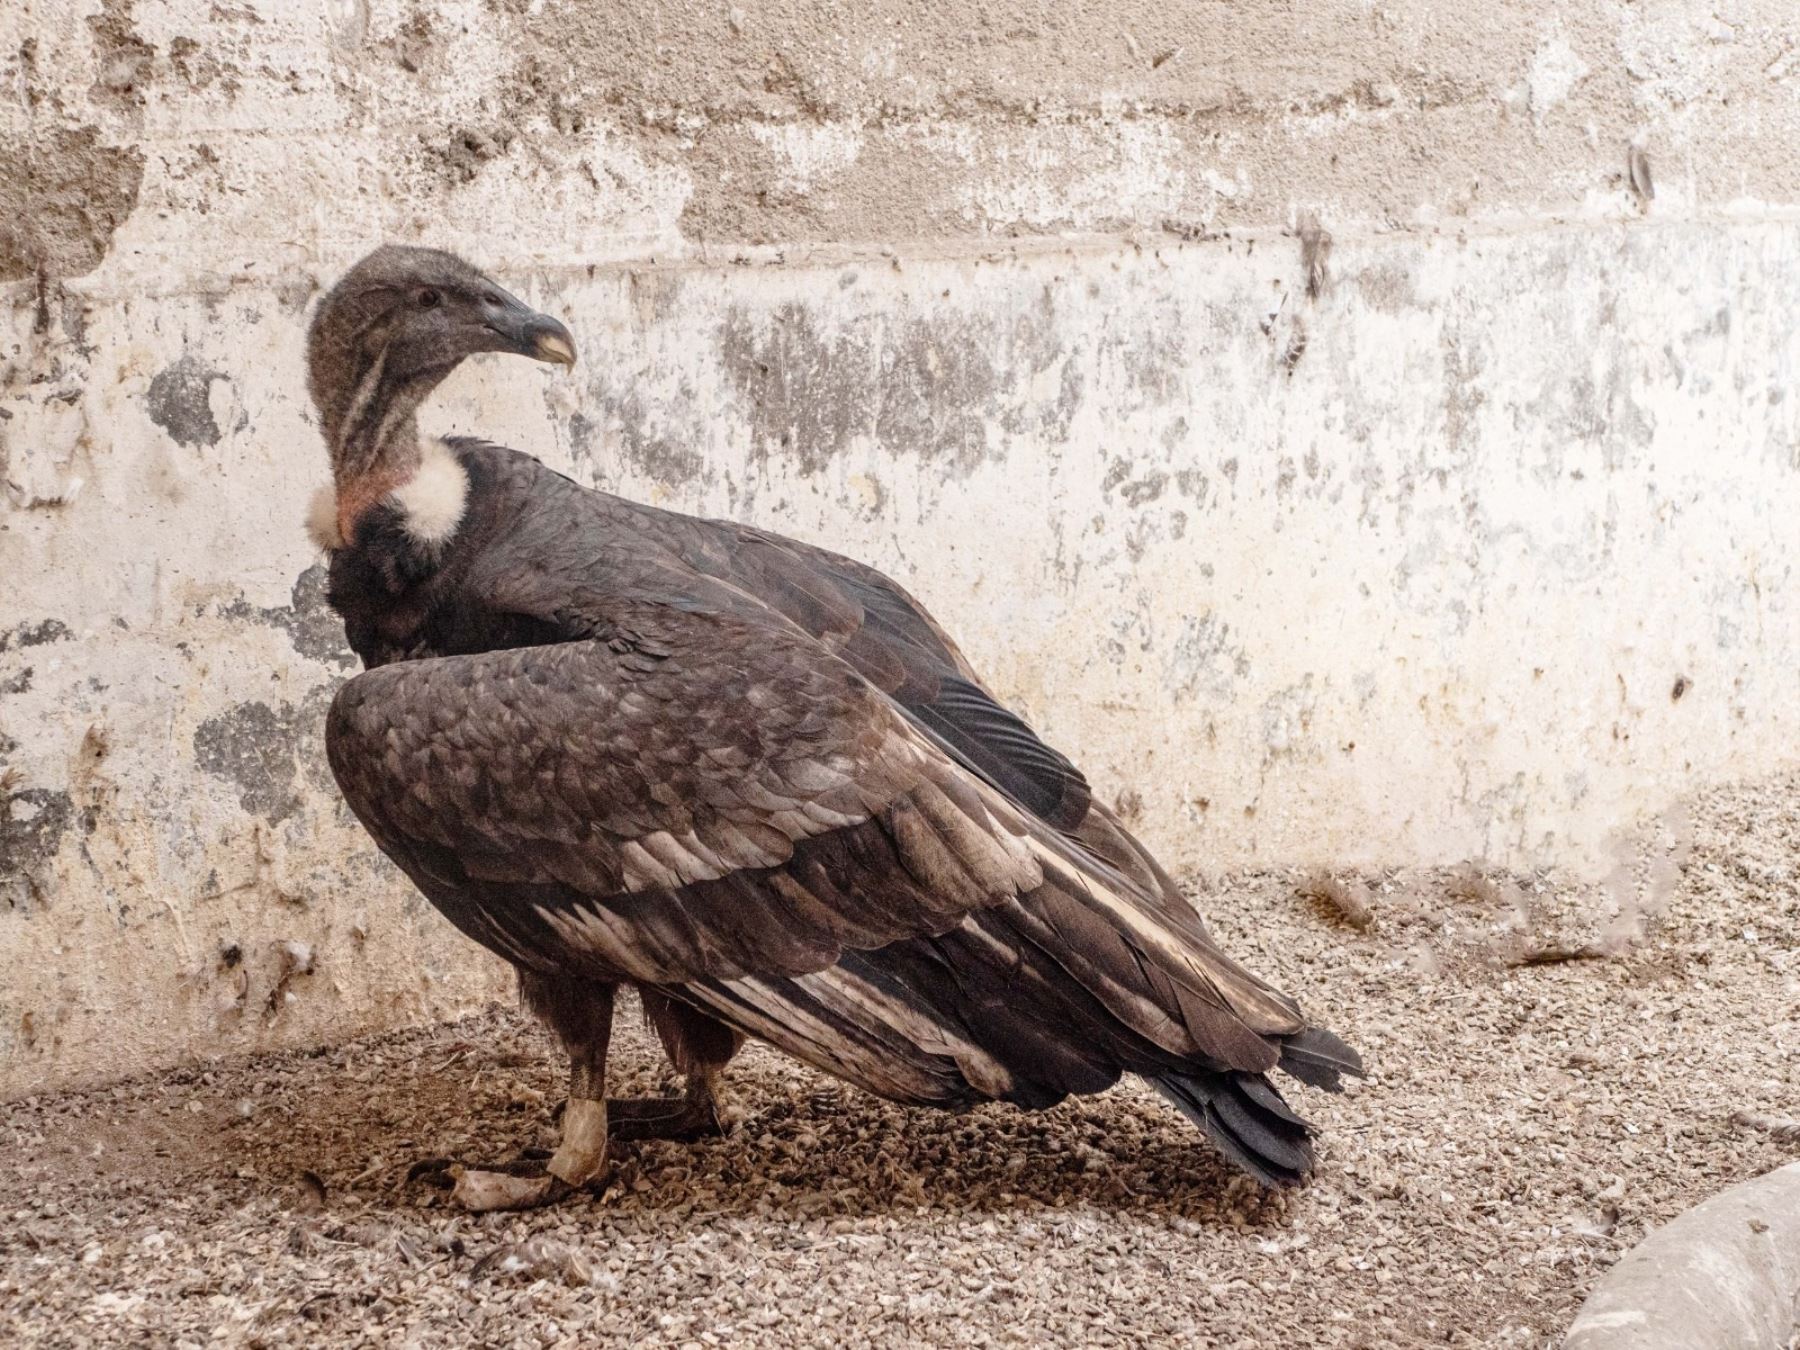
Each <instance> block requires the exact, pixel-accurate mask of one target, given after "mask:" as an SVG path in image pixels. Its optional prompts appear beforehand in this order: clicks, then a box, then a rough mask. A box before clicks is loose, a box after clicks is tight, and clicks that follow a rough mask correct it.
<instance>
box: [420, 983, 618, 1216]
mask: <svg viewBox="0 0 1800 1350" xmlns="http://www.w3.org/2000/svg"><path fill="white" fill-rule="evenodd" d="M519 991H520V993H521V994H523V995H524V998H525V1002H526V1004H527V1005H528V1006H529V1007H530V1008H531V1009H532V1011H533V1012H535V1013H537V1015H538V1016H539V1017H541V1018H543V1019H544V1021H546V1022H548V1023H549V1024H550V1028H551V1030H553V1031H554V1032H556V1034H557V1037H558V1039H560V1040H561V1041H562V1043H563V1046H564V1047H565V1048H566V1049H567V1050H568V1052H569V1103H568V1106H567V1107H566V1108H565V1109H564V1111H563V1118H562V1142H561V1143H560V1145H559V1146H558V1147H557V1150H556V1152H555V1153H553V1154H552V1155H551V1156H550V1160H549V1161H548V1162H547V1163H544V1164H541V1170H540V1167H539V1166H536V1165H533V1164H530V1163H524V1164H512V1165H509V1166H508V1167H506V1168H504V1169H502V1168H473V1167H464V1166H461V1165H460V1164H457V1165H452V1166H451V1167H450V1168H449V1169H448V1175H449V1176H450V1177H451V1178H453V1179H454V1181H455V1189H454V1190H452V1191H451V1193H450V1199H451V1200H452V1201H453V1202H454V1203H456V1204H458V1205H461V1206H462V1207H463V1208H464V1209H468V1210H475V1211H485V1210H495V1209H536V1208H538V1207H539V1206H542V1205H553V1204H555V1203H556V1202H557V1201H559V1200H562V1199H565V1198H566V1197H568V1196H570V1195H573V1194H574V1193H575V1192H576V1191H578V1190H581V1189H582V1188H584V1187H587V1186H591V1185H593V1184H594V1183H595V1182H596V1181H599V1180H601V1179H602V1178H603V1177H604V1175H605V1172H606V1134H607V1124H606V1115H607V1113H606V1051H607V1047H608V1046H609V1045H610V1044H611V1041H612V1016H613V986H611V985H609V984H595V983H592V982H589V981H586V980H552V979H550V978H548V977H545V976H542V975H538V974H536V973H534V972H530V971H524V970H521V971H520V972H519Z"/></svg>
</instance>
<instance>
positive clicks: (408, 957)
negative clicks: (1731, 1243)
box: [0, 0, 1800, 1095]
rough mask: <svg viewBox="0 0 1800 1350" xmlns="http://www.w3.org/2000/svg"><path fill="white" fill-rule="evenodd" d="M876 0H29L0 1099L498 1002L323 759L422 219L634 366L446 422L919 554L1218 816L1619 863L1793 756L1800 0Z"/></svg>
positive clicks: (1050, 719) (1151, 780) (10, 15)
mask: <svg viewBox="0 0 1800 1350" xmlns="http://www.w3.org/2000/svg"><path fill="white" fill-rule="evenodd" d="M852 10H853V12H846V9H845V7H843V6H838V5H823V4H817V5H811V4H800V3H785V4H752V3H750V2H749V0H743V3H742V4H739V5H733V4H731V3H729V2H728V0H726V2H721V3H711V2H708V3H683V4H666V5H650V4H644V3H624V4H619V5H611V6H609V5H589V4H577V3H574V0H529V2H528V0H464V2H463V3H447V4H432V5H424V4H418V5H407V4H399V3H382V2H381V0H330V2H329V3H306V2H304V0H282V3H279V4H277V3H276V2H275V0H224V2H223V3H215V2H214V0H135V3H134V2H133V0H105V3H93V2H92V0H89V2H88V3H82V2H81V0H24V3H23V6H22V7H21V4H20V0H13V3H11V4H10V5H8V6H6V7H5V9H4V12H3V13H0V90H3V91H4V93H3V94H0V353H3V358H0V359H3V360H4V366H3V367H0V477H3V478H4V494H3V496H0V764H3V765H4V768H3V770H0V774H3V776H0V789H3V791H4V803H3V804H0V970H3V971H4V975H3V976H0V1095H4V1094H5V1093H7V1092H12V1093H18V1092H26V1091H32V1090H35V1089H37V1088H38V1087H40V1086H43V1085H47V1084H53V1083H58V1082H74V1081H81V1080H88V1079H93V1078H96V1077H104V1076H106V1075H110V1074H117V1073H120V1072H123V1071H127V1070H130V1069H133V1068H135V1067H139V1066H142V1065H147V1064H163V1063H169V1062H174V1061H179V1060H184V1059H188V1058H192V1057H196V1056H205V1055H211V1054H217V1053H224V1052H230V1051H235V1050H242V1049H247V1048H253V1047H259V1046H269V1045H277V1044H294V1043H305V1042H314V1041H318V1040H322V1039H327V1038H330V1037H332V1036H337V1035H342V1034H347V1033H348V1032H350V1031H352V1030H357V1029H362V1028H365V1027H368V1026H372V1025H385V1024H391V1023H396V1022H401V1021H405V1020H410V1019H416V1018H421V1017H429V1016H436V1015H441V1014H444V1013H448V1012H452V1011H455V1010H457V1009H461V1008H466V1007H469V1006H471V1005H473V1004H475V1003H478V1002H480V1001H482V1000H484V999H487V998H489V997H492V996H494V995H495V994H496V993H498V992H500V991H501V990H502V989H503V988H504V982H503V981H502V980H501V979H500V978H499V974H498V972H497V971H496V969H495V968H494V966H493V965H492V964H491V963H489V962H487V961H486V960H485V959H483V958H480V957H478V956H477V955H476V954H475V953H474V952H473V950H472V949H471V948H470V947H469V946H468V945H467V944H466V943H464V942H463V941H462V940H461V939H460V938H457V937H455V936H454V935H453V934H452V933H451V932H450V930H449V928H448V926H447V925H445V924H443V923H442V922H440V921H439V920H438V919H437V918H436V916H435V915H434V914H433V913H432V912H431V911H430V909H429V907H428V906H425V905H423V903H422V902H420V901H418V900H417V899H416V898H414V897H411V896H409V895H408V893H407V890H406V888H405V887H404V886H403V885H402V884H400V883H399V882H398V880H397V878H396V875H395V874H394V872H393V871H392V870H391V869H390V868H388V867H387V866H386V865H385V864H384V863H382V862H380V861H379V860H378V859H377V858H376V857H374V856H373V855H372V853H371V851H370V850H369V849H368V848H367V847H366V846H365V845H364V843H363V841H362V840H361V838H360V837H359V834H358V831H357V829H356V828H355V827H354V825H353V823H351V822H350V821H349V820H348V819H347V817H346V816H345V814H344V813H343V812H342V811H341V810H340V809H339V808H338V806H337V804H336V802H335V793H334V792H333V790H332V788H331V785H330V782H329V775H328V773H327V771H326V770H325V768H324V764H323V756H322V749H321V746H320V741H319V738H320V721H321V717H322V713H323V709H324V707H325V705H326V703H327V701H328V699H329V697H330V693H331V691H332V689H333V687H334V686H335V684H336V683H337V682H339V681H340V680H342V679H343V678H344V677H345V676H346V674H347V673H348V672H349V670H350V669H351V663H350V662H349V661H348V659H347V657H346V653H345V652H344V650H343V648H342V645H341V638H340V635H339V633H338V631H337V630H336V627H335V625H334V623H333V621H332V619H331V616H330V615H329V613H328V612H327V611H325V610H324V608H323V605H322V595H321V579H322V578H321V569H320V568H319V567H318V565H317V559H316V558H315V557H314V556H311V555H310V554H309V552H308V547H307V544H306V543H305V540H304V538H303V535H302V533H301V530H300V527H299V520H300V516H301V512H302V507H303V504H304V501H305V498H306V496H307V494H308V493H309V492H310V491H311V490H312V488H313V487H314V486H316V484H317V483H318V482H320V481H321V480H322V478H323V475H324V457H323V453H322V450H321V448H320V446H319V444H318V440H317V433H316V431H315V430H314V429H313V427H312V425H311V417H310V410H309V408H308V407H307V404H306V400H305V397H304V390H303V380H302V373H301V364H300V352H301V340H302V333H303V329H304V325H305V323H306V320H307V315H308V307H309V304H310V303H311V301H312V299H313V298H314V297H315V296H316V294H317V293H318V289H319V287H320V285H321V284H322V283H328V282H329V280H330V279H331V278H332V276H333V275H334V274H335V273H336V272H337V271H338V270H339V269H341V268H342V267H343V266H344V265H345V264H347V263H348V262H350V261H351V260H353V259H354V258H355V257H356V256H358V255H359V254H360V253H361V252H362V251H363V250H364V249H366V248H367V247H368V246H370V245H371V244H373V243H374V242H376V241H378V240H381V239H411V240H420V241H424V242H432V243H437V244H442V245H447V246H450V247H453V248H457V249H460V250H462V251H464V252H465V253H467V254H468V255H469V256H470V257H472V258H473V259H475V260H476V261H478V262H480V263H481V264H483V265H485V266H487V267H489V268H490V269H491V270H493V271H494V272H495V273H496V274H497V275H499V276H501V277H502V278H504V280H505V281H506V282H507V283H508V284H509V285H512V286H514V287H515V288H516V289H518V290H519V291H521V292H522V293H524V294H526V295H528V296H529V297H531V298H533V299H534V300H535V301H536V302H537V303H539V304H541V305H542V306H544V307H545V308H548V309H550V310H552V311H554V312H556V313H558V314H560V315H562V316H563V317H565V318H566V319H567V320H568V321H569V323H570V326H571V327H572V328H573V329H574V331H575V333H576V335H577V338H578V340H579V341H580V343H581V345H582V348H583V360H582V363H581V364H580V365H579V366H578V367H577V368H576V371H575V372H574V374H573V375H572V376H567V377H560V378H559V377H558V376H557V375H554V374H551V373H549V372H547V371H546V370H544V369H542V368H538V367H533V366H529V365H526V364H524V363H521V362H516V361H515V362H511V363H508V362H504V361H499V360H490V361H488V362H486V363H484V364H481V365H478V366H472V367H469V368H467V369H466V370H465V371H464V372H462V373H461V374H459V376H458V377H457V378H456V379H455V380H454V381H453V382H452V383H451V384H450V385H449V386H447V387H446V389H445V390H444V392H443V394H442V396H441V397H440V398H439V399H438V400H437V402H436V404H435V405H434V407H433V408H432V411H431V413H430V417H429V419H428V420H429V421H430V422H431V423H432V424H433V425H434V426H435V427H437V428H439V429H449V428H458V429H465V430H474V431H480V432H483V433H486V434H489V435H492V436H494V437H496V438H498V439H503V440H507V441H509V442H511V443H512V444H515V445H518V446H520V447H521V448H524V449H527V450H530V451H532V452H534V453H537V454H540V455H542V456H543V457H545V458H546V459H547V460H549V461H550V462H552V463H554V464H556V465H557V466H558V467H562V468H565V469H568V470H569V471H571V472H573V473H575V474H577V475H578V476H580V477H582V478H583V479H585V480H589V481H593V482H596V483H599V484H602V485H605V486H607V487H611V488H616V489H618V490H621V491H624V492H628V493H632V494H637V495H641V496H644V497H647V498H650V499H653V500H656V501H659V502H663V503H667V504H672V505H676V506H680V507H683V508H688V509H694V510H699V511H704V512H710V513H722V514H729V515H734V516H738V517H741V518H745V519H751V520H755V521H757V522H759V523H763V524H766V525H772V526H775V527H777V528H780V529H784V530H787V531H790V532H792V533H795V534H798V535H801V536H803V537H806V538H810V539H815V540H818V541H821V542H825V543H828V544H830V545H833V546H835V547H839V548H843V549H846V550H849V551H852V552H855V553H857V554H859V555H860V556H863V557H865V558H868V559H869V560H870V561H873V562H875V563H877V564H880V565H882V566H885V567H888V568H891V569H893V570H894V571H895V572H896V573H897V574H898V575H900V576H901V577H903V578H905V579H906V580H907V581H908V582H909V583H911V584H912V585H913V586H914V587H915V589H916V590H917V591H918V592H919V593H921V594H922V595H923V596H924V597H925V598H926V599H927V600H928V602H930V603H931V604H932V605H933V606H934V607H935V608H936V609H937V611H938V613H939V614H940V615H941V616H942V617H944V619H945V620H946V621H947V622H948V623H949V625H950V626H951V627H952V628H953V629H954V630H955V631H957V632H958V633H959V634H961V635H962V636H963V637H964V638H965V639H966V643H967V645H968V647H969V649H970V650H971V652H972V654H973V655H974V656H975V657H976V658H977V660H978V661H979V662H980V663H981V664H982V666H983V667H984V668H985V669H986V670H987V671H989V672H990V673H991V675H992V677H993V678H994V680H995V681H996V682H997V683H998V685H999V686H1000V687H1001V688H1002V689H1004V690H1005V691H1007V692H1008V693H1010V694H1012V695H1013V696H1015V697H1016V698H1017V699H1019V700H1020V701H1021V702H1022V703H1023V704H1024V706H1025V707H1026V708H1028V709H1029V710H1030V712H1031V713H1032V715H1033V716H1034V717H1036V718H1037V719H1038V720H1039V722H1040V723H1041V724H1042V725H1043V726H1044V727H1045V729H1046V731H1047V732H1048V734H1049V735H1050V737H1051V739H1052V740H1053V741H1054V742H1055V743H1057V744H1059V745H1061V746H1063V747H1064V748H1066V749H1068V750H1069V751H1071V752H1073V753H1075V754H1076V755H1077V757H1078V758H1079V759H1080V760H1081V761H1082V762H1083V763H1084V764H1085V765H1086V766H1087V767H1088V768H1089V771H1090V775H1091V776H1092V777H1093V778H1094V779H1095V780H1096V783H1097V784H1098V785H1099V788H1100V790H1101V792H1102V793H1103V794H1105V795H1106V796H1108V797H1112V798H1116V799H1118V800H1119V801H1120V803H1121V805H1122V807H1123V809H1125V810H1126V811H1127V813H1128V814H1130V815H1132V816H1134V817H1135V818H1136V819H1137V821H1138V824H1139V825H1140V827H1141V828H1142V830H1143V831H1144V833H1145V834H1146V835H1147V836H1148V837H1149V838H1150V839H1151V840H1153V841H1154V842H1155V843H1156V844H1157V845H1158V846H1159V847H1160V848H1161V849H1162V850H1163V852H1164V854H1165V856H1166V857H1167V858H1168V859H1169V860H1170V861H1171V862H1173V863H1177V864H1181V865H1202V866H1206V867H1209V868H1212V869H1215V870H1223V869H1229V868H1237V867H1244V866H1253V865H1266V864H1289V863H1294V864H1311V863H1326V864H1330V865H1333V866H1351V865H1377V864H1386V863H1411V862H1451V861H1458V860H1462V859H1465V858H1482V859H1488V860H1491V861H1494V862H1497V863H1504V864H1507V865H1512V866H1526V865H1540V864H1555V865H1562V866H1567V867H1570V868H1573V869H1577V870H1581V869H1589V870H1591V869H1593V868H1596V867H1599V866H1604V865H1606V857H1607V854H1608V850H1609V848H1610V847H1611V846H1612V845H1611V843H1610V841H1611V840H1612V839H1614V837H1615V836H1617V835H1618V834H1620V833H1621V832H1625V831H1629V829H1630V828H1631V827H1632V826H1633V824H1634V822H1636V821H1638V820H1639V819H1641V818H1642V817H1644V816H1645V815H1646V814H1647V813H1653V812H1656V811H1660V810H1661V809H1663V808H1664V807H1665V806H1666V804H1667V803H1668V802H1670V801H1671V800H1673V799H1674V798H1676V797H1677V796H1679V794H1680V793H1681V792H1682V791H1683V790H1684V789H1686V788H1688V787H1690V786H1692V785H1694V784H1696V783H1698V782H1702V781H1707V780H1712V779H1719V778H1726V777H1739V776H1744V775H1748V774H1752V773H1757V772H1761V771H1764V770H1767V769H1772V768H1775V767H1777V766H1780V765H1786V764H1792V763H1794V762H1796V760H1797V759H1800V748H1797V743H1796V719H1797V718H1800V712H1797V711H1796V710H1797V709H1800V673H1797V671H1800V662H1796V660H1795V656H1796V653H1797V652H1800V612H1797V609H1796V601H1795V591H1794V581H1795V578H1794V568H1795V564H1796V560H1797V559H1800V541H1797V538H1796V530H1795V526H1794V523H1793V522H1794V521H1795V520H1796V519H1800V411H1797V401H1800V394H1795V393H1794V392H1793V391H1794V390H1795V388H1796V385H1797V383H1800V382H1797V380H1796V375H1797V374H1800V371H1797V370H1796V365H1797V358H1796V343H1795V340H1794V336H1793V321H1794V315H1795V313H1796V310H1797V304H1800V212H1797V211H1796V209H1795V208H1796V205H1797V204H1800V162H1797V159H1796V147H1800V33H1797V32H1796V29H1795V27H1794V22H1793V18H1792V9H1791V4H1790V3H1789V0H1741V2H1739V3H1729V2H1727V3H1702V0H1635V3H1624V2H1623V0H1574V2H1573V3H1555V2H1553V0H1515V2H1514V3H1509V4H1490V5H1460V6H1445V5H1440V4H1437V3H1435V2H1434V0H1390V3H1387V4H1385V5H1377V4H1373V3H1361V2H1360V0H1343V2H1341V3H1314V4H1307V5H1299V6H1274V5H1262V4H1250V3H1245V2H1244V0H1231V2H1230V3H1224V2H1219V3H1195V4H1189V5H1180V6H1171V5H1165V4H1151V3H1148V0H1144V2H1142V3H1139V2H1138V0H1120V2H1115V3H1110V4H1106V5H1099V6H1094V5H1077V4H1072V3H1071V4H1037V5H1024V6H1021V5H1013V4H1007V5H1001V4H995V5H987V4H984V3H980V2H979V0H938V3H932V2H931V0H906V2H905V3H899V2H898V0H896V2H895V3H885V2H883V3H877V4H872V5H865V6H860V7H852ZM1634 148H1635V149H1634ZM1634 179H1635V181H1634ZM1306 213H1312V215H1313V216H1314V217H1316V219H1317V221H1318V222H1319V225H1320V227H1321V228H1322V229H1323V230H1324V231H1325V232H1326V233H1327V234H1328V236H1329V239H1328V240H1326V239H1317V240H1316V244H1315V246H1314V247H1313V248H1311V249H1310V250H1306V249H1303V241H1302V239H1301V237H1300V232H1299V231H1298V229H1297V227H1298V226H1299V225H1300V224H1301V223H1302V221H1303V220H1305V219H1308V217H1307V216H1306ZM1306 234H1307V235H1308V237H1309V238H1312V237H1313V232H1312V231H1311V230H1310V229H1309V230H1308V231H1306ZM1303 252H1309V253H1310V257H1303ZM1309 261H1312V262H1317V263H1320V264H1322V265H1321V266H1315V267H1310V268H1309V266H1308V263H1309ZM1309 273H1311V274H1316V276H1317V279H1318V281H1319V283H1320V284H1319V285H1318V286H1317V287H1316V290H1317V294H1309V289H1308V284H1307V283H1308V278H1309Z"/></svg>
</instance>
